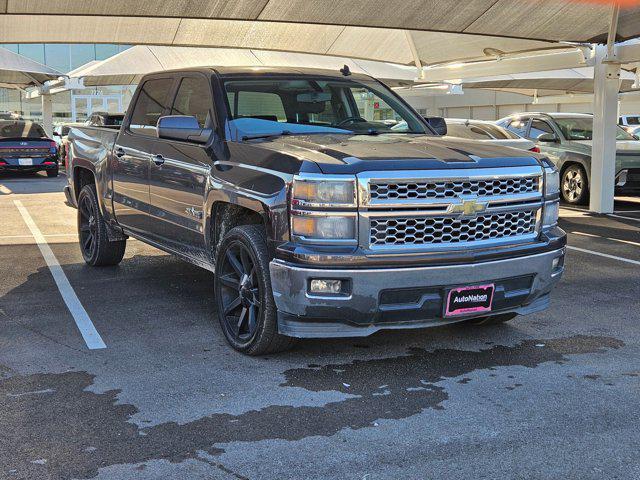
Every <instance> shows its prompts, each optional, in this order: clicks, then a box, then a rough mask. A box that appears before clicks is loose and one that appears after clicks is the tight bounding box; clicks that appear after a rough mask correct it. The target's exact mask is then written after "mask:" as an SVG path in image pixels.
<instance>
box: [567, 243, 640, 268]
mask: <svg viewBox="0 0 640 480" xmlns="http://www.w3.org/2000/svg"><path fill="white" fill-rule="evenodd" d="M567 249H568V250H575V251H576V252H582V253H589V254H591V255H596V256H598V257H604V258H610V259H612V260H618V261H620V262H625V263H630V264H632V265H640V262H639V261H637V260H631V259H629V258H623V257H616V256H615V255H609V254H607V253H600V252H594V251H593V250H586V249H584V248H578V247H571V246H569V245H567Z"/></svg>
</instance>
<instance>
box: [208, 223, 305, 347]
mask: <svg viewBox="0 0 640 480" xmlns="http://www.w3.org/2000/svg"><path fill="white" fill-rule="evenodd" d="M270 259H271V257H270V255H269V251H268V249H267V241H266V238H265V233H264V228H263V227H262V226H260V225H243V226H240V227H235V228H233V229H231V230H230V231H229V232H228V233H227V234H226V235H225V236H224V238H223V240H222V242H221V243H220V246H219V247H218V251H217V252H216V269H215V283H214V291H215V298H216V309H217V315H218V320H219V322H220V326H221V327H222V331H223V332H224V335H225V337H226V338H227V341H228V342H229V344H230V345H231V346H232V347H233V348H235V349H236V350H238V351H239V352H242V353H245V354H247V355H264V354H268V353H276V352H282V351H285V350H288V349H290V348H291V347H292V346H293V345H294V344H295V339H294V338H291V337H286V336H284V335H280V334H279V333H278V314H277V309H276V305H275V302H274V300H273V292H272V290H271V278H270V274H269V261H270Z"/></svg>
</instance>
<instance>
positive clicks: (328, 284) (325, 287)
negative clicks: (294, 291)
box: [309, 279, 343, 295]
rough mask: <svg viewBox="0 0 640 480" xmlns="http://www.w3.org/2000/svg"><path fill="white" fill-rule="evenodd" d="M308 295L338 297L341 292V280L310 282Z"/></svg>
mask: <svg viewBox="0 0 640 480" xmlns="http://www.w3.org/2000/svg"><path fill="white" fill-rule="evenodd" d="M309 293H315V294H324V295H327V294H328V295H340V294H341V293H343V292H342V280H327V279H321V280H311V284H310V285H309Z"/></svg>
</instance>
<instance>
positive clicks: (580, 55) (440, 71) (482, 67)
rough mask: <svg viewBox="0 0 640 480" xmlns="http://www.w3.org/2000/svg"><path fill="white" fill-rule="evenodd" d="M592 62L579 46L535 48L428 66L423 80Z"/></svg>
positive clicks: (430, 80)
mask: <svg viewBox="0 0 640 480" xmlns="http://www.w3.org/2000/svg"><path fill="white" fill-rule="evenodd" d="M591 62H592V59H590V58H589V59H588V58H587V57H586V56H585V54H584V52H583V50H582V49H579V48H576V49H572V50H565V51H562V52H537V53H535V52H532V53H528V54H526V55H523V54H519V55H518V54H514V55H505V56H503V57H501V58H499V59H493V60H480V61H476V62H467V63H451V64H444V65H439V66H433V67H425V68H424V76H423V77H422V80H423V81H425V82H450V83H459V81H460V80H464V79H467V78H477V77H492V76H496V75H510V74H517V73H526V72H539V71H546V70H561V69H565V68H579V67H586V66H590V65H591V64H592V63H591Z"/></svg>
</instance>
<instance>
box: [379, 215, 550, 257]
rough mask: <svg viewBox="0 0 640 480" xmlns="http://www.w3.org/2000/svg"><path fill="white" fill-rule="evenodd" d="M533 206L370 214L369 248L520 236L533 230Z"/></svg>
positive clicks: (534, 222)
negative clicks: (461, 213)
mask: <svg viewBox="0 0 640 480" xmlns="http://www.w3.org/2000/svg"><path fill="white" fill-rule="evenodd" d="M536 221H537V218H536V210H525V211H519V212H503V213H495V214H487V215H480V216H477V217H473V218H458V217H441V216H427V217H414V216H403V217H384V218H379V217H378V218H372V219H371V228H370V238H369V243H370V246H371V247H372V248H375V247H380V246H401V245H442V244H459V243H463V242H478V241H483V240H492V239H503V238H507V237H519V236H523V235H527V234H532V233H535V229H536Z"/></svg>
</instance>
